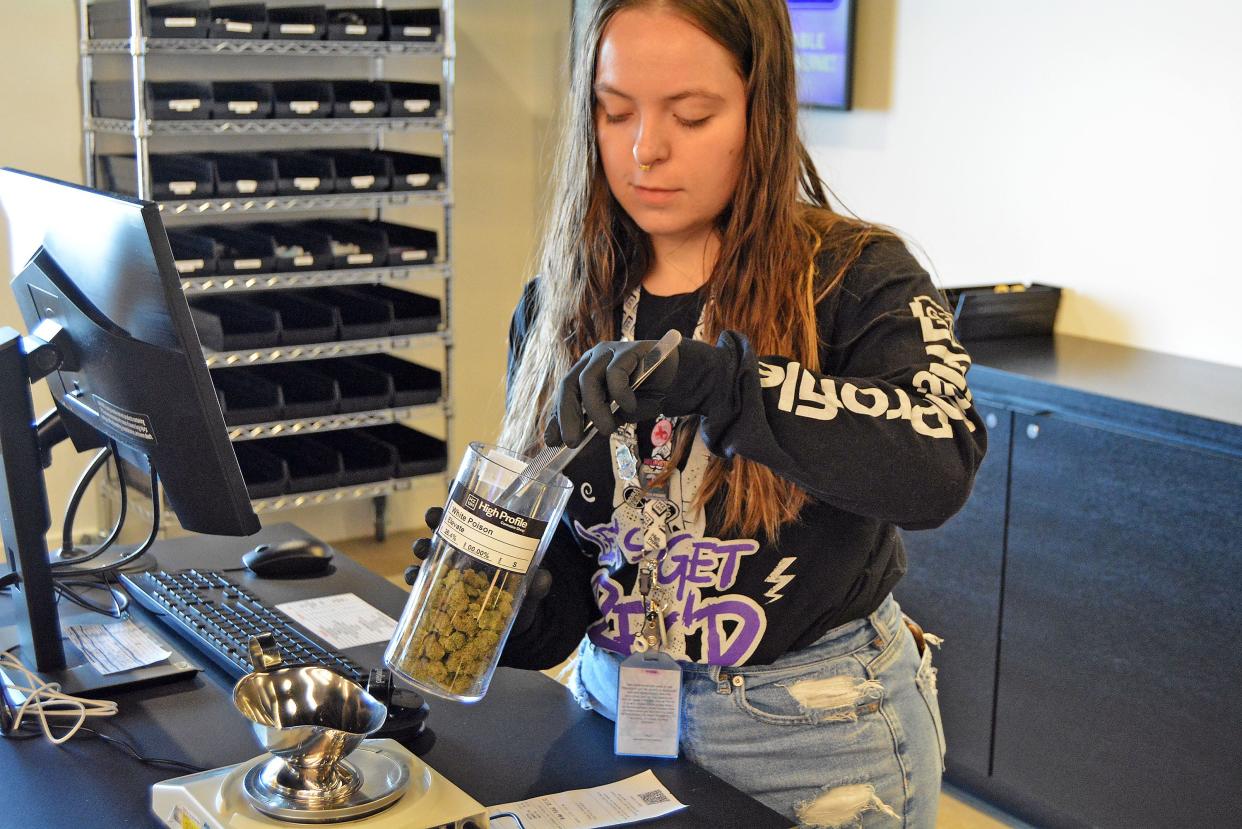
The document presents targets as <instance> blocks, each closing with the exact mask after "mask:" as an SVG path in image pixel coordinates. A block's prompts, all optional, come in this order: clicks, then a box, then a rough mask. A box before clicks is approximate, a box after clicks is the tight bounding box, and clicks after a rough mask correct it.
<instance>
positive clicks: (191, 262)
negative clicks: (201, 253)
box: [176, 259, 207, 273]
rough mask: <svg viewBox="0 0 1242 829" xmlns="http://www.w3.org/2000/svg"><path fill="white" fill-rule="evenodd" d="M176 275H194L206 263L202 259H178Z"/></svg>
mask: <svg viewBox="0 0 1242 829" xmlns="http://www.w3.org/2000/svg"><path fill="white" fill-rule="evenodd" d="M176 264H177V273H194V272H195V271H200V270H202V269H203V266H204V265H206V264H207V263H206V262H204V261H203V260H202V259H178V260H177V263H176Z"/></svg>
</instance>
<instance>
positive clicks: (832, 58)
mask: <svg viewBox="0 0 1242 829" xmlns="http://www.w3.org/2000/svg"><path fill="white" fill-rule="evenodd" d="M788 3H789V19H790V22H792V23H793V36H794V59H795V61H796V62H797V67H798V102H799V103H801V104H802V105H803V106H812V107H824V108H827V109H849V108H850V106H851V103H852V97H853V96H852V95H851V86H852V83H853V75H854V72H853V62H854V6H855V5H856V3H855V2H854V0H788Z"/></svg>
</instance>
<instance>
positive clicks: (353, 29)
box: [345, 23, 367, 35]
mask: <svg viewBox="0 0 1242 829" xmlns="http://www.w3.org/2000/svg"><path fill="white" fill-rule="evenodd" d="M366 33H367V27H366V26H360V25H358V24H357V23H348V24H346V26H345V34H347V35H365V34H366Z"/></svg>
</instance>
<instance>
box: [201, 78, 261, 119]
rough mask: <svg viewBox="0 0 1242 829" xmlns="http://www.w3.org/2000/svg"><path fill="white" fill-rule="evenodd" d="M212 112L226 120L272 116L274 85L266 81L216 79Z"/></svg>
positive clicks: (213, 86)
mask: <svg viewBox="0 0 1242 829" xmlns="http://www.w3.org/2000/svg"><path fill="white" fill-rule="evenodd" d="M211 97H212V113H213V114H214V115H215V117H216V118H218V119H220V120H226V121H235V120H251V119H257V118H271V117H272V85H271V84H270V83H267V82H264V81H215V82H214V83H212V85H211Z"/></svg>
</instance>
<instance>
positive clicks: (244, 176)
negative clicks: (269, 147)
mask: <svg viewBox="0 0 1242 829" xmlns="http://www.w3.org/2000/svg"><path fill="white" fill-rule="evenodd" d="M207 158H209V159H210V161H211V162H212V163H213V164H214V165H215V172H216V195H217V196H219V197H221V198H228V197H231V196H270V195H273V194H274V193H275V192H276V175H277V172H276V162H275V161H273V160H272V159H270V158H266V157H264V156H261V155H253V154H250V153H218V154H213V155H211V156H208V157H207Z"/></svg>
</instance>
